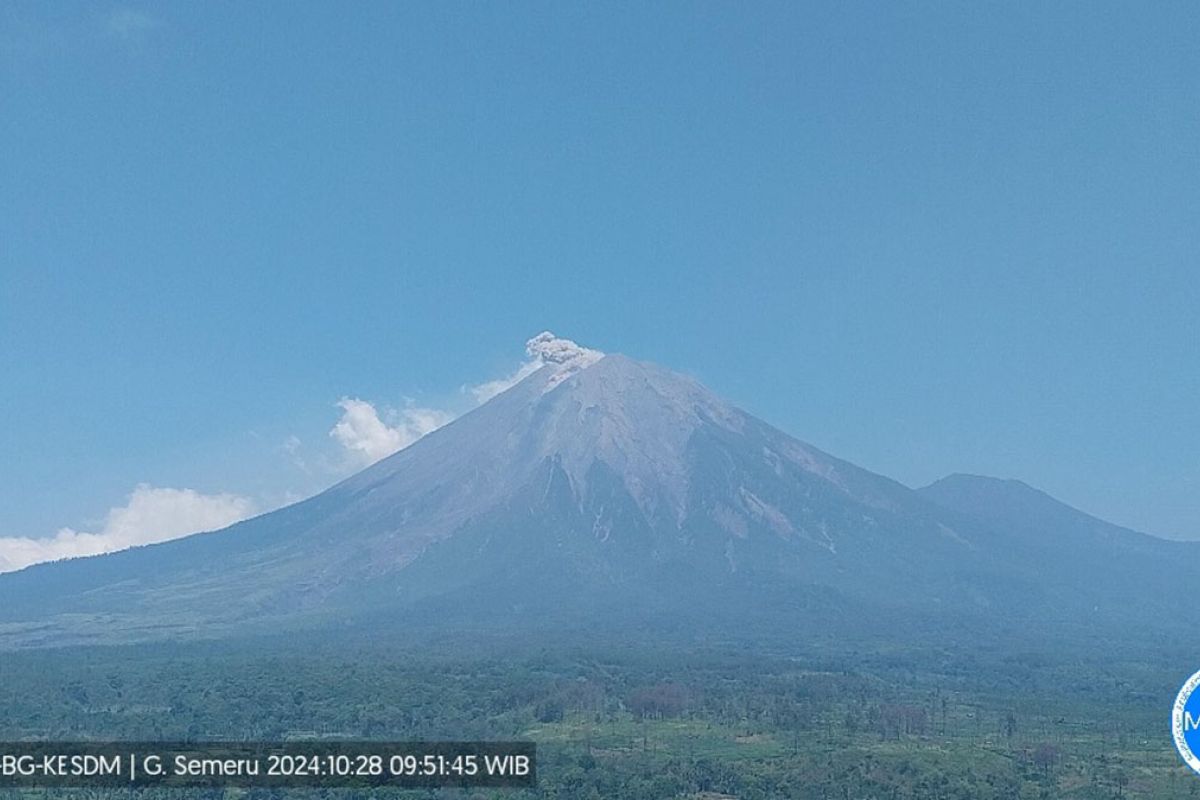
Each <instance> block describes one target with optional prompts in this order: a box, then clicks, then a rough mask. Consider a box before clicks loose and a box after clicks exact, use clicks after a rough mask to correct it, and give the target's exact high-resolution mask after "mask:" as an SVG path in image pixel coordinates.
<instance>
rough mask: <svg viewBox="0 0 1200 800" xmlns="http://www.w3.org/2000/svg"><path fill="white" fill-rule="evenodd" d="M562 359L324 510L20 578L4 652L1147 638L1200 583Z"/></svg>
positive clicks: (971, 490)
mask: <svg viewBox="0 0 1200 800" xmlns="http://www.w3.org/2000/svg"><path fill="white" fill-rule="evenodd" d="M560 355H561V357H558V358H552V359H550V360H548V361H547V363H546V364H545V366H543V367H542V368H541V369H539V370H537V371H535V372H533V373H532V374H530V375H529V376H528V377H526V378H525V379H524V380H522V381H521V382H520V383H518V384H516V385H515V386H513V387H512V388H510V389H509V390H507V391H505V392H503V393H502V394H499V395H498V396H496V397H494V398H493V399H491V400H490V401H488V402H487V403H485V404H484V405H482V406H480V407H479V408H477V409H475V410H474V411H472V412H470V413H468V414H466V415H464V416H463V417H461V418H459V419H458V420H456V421H454V422H452V423H450V424H448V425H446V426H445V427H443V428H441V429H439V430H437V431H434V432H433V433H431V434H429V435H427V436H425V437H424V438H422V439H421V440H419V441H417V442H416V443H414V444H413V445H411V446H410V447H408V448H406V449H404V450H401V451H400V452H398V453H396V454H394V455H392V456H390V457H388V458H385V459H384V460H382V461H380V462H378V463H376V464H375V465H373V466H371V467H369V468H367V469H366V470H364V471H362V472H360V473H358V474H357V475H354V476H353V477H351V478H349V479H348V480H345V481H343V482H342V483H340V484H338V485H336V486H334V487H332V488H330V489H328V490H327V491H325V492H323V493H321V494H319V495H317V496H315V497H312V498H311V499H309V500H306V501H303V502H300V503H297V504H295V505H292V506H289V507H287V508H283V509H280V510H278V511H275V512H272V513H269V514H265V515H262V516H260V517H257V518H254V519H251V520H247V521H245V522H241V523H239V524H236V525H233V526H232V527H230V528H227V529H225V530H221V531H216V532H213V533H205V534H198V535H195V536H191V537H188V538H185V539H181V540H176V541H172V542H167V543H164V544H159V545H153V546H148V547H142V548H137V549H134V550H128V551H125V552H121V553H116V554H112V555H107V556H100V557H94V558H87V559H78V560H73V561H66V562H58V563H54V564H43V565H39V566H35V567H31V568H29V569H26V570H23V571H21V572H18V573H13V574H8V575H0V640H2V641H4V642H7V643H10V644H12V643H17V644H20V643H37V642H47V641H111V640H116V639H120V640H128V639H140V638H160V637H177V636H192V635H196V634H197V633H198V632H199V633H201V634H203V635H210V636H212V635H222V634H225V633H230V632H243V631H261V630H269V629H272V630H273V629H278V628H280V627H281V626H282V627H284V628H287V627H296V628H311V627H321V626H329V625H337V626H345V625H348V624H353V623H355V622H364V623H368V622H369V623H371V624H378V623H379V622H380V621H386V623H387V624H392V625H413V624H417V623H418V622H420V623H422V624H437V625H439V626H443V627H445V626H450V627H452V628H454V627H462V628H464V629H467V628H470V627H471V626H473V625H497V624H504V625H509V624H524V625H531V626H539V625H558V624H562V625H584V626H587V625H596V624H623V625H627V624H629V623H631V622H638V623H645V624H654V625H659V626H675V627H677V628H682V629H686V630H703V629H709V628H719V627H722V626H723V627H726V628H729V629H742V630H750V629H760V628H763V629H768V628H769V629H773V630H779V631H789V630H790V631H799V630H807V631H813V630H825V631H826V632H835V633H836V631H837V630H838V629H839V626H841V627H842V628H845V627H846V626H859V627H861V626H862V625H865V624H869V623H871V622H872V621H874V622H876V623H878V624H881V625H884V624H891V623H890V622H889V621H891V620H898V619H907V620H945V619H950V618H953V619H956V620H972V619H976V620H980V619H993V620H1006V621H1010V622H1013V623H1015V624H1034V623H1036V622H1039V621H1046V620H1053V621H1059V622H1061V623H1063V624H1069V625H1076V624H1083V625H1087V624H1090V621H1094V620H1095V619H1099V618H1103V619H1104V620H1105V621H1106V623H1108V622H1112V623H1121V624H1134V625H1137V624H1141V623H1142V622H1145V621H1147V620H1151V621H1153V620H1155V619H1161V618H1163V613H1162V612H1163V611H1164V604H1163V601H1162V600H1161V598H1159V597H1158V594H1157V593H1156V592H1155V591H1153V587H1146V586H1140V585H1139V581H1141V580H1144V578H1145V576H1147V575H1151V574H1153V570H1154V569H1156V568H1159V567H1161V568H1163V569H1169V568H1171V567H1172V565H1173V564H1178V563H1180V561H1188V562H1190V563H1195V561H1196V559H1195V555H1196V547H1195V546H1194V545H1190V544H1182V543H1172V542H1165V541H1162V540H1157V539H1152V538H1151V537H1146V536H1143V535H1141V534H1136V533H1133V532H1131V531H1123V530H1122V531H1120V532H1119V533H1115V532H1114V531H1113V530H1110V529H1109V528H1104V527H1100V528H1097V527H1095V526H1091V527H1089V526H1088V525H1087V524H1081V523H1080V521H1079V518H1078V517H1075V516H1071V515H1070V514H1068V515H1067V518H1063V517H1062V516H1056V515H1060V514H1061V510H1060V507H1059V506H1058V505H1057V504H1056V503H1055V501H1053V500H1051V499H1050V498H1045V500H1044V502H1043V501H1042V500H1041V499H1040V498H1039V499H1038V502H1037V503H1030V502H1024V504H1022V503H1018V502H1017V499H1015V498H1014V497H1009V496H1006V495H1004V493H1003V492H1001V493H999V494H997V493H996V492H995V491H994V490H995V487H994V486H992V485H991V484H987V486H986V489H987V490H986V491H984V490H983V489H980V487H979V485H978V483H977V481H976V480H975V479H965V478H957V479H952V480H949V481H948V482H946V483H943V484H940V485H935V486H933V487H929V488H927V489H925V490H923V491H920V492H918V491H913V490H911V489H909V488H907V487H905V486H903V485H901V484H899V483H897V482H895V481H892V480H890V479H888V478H884V477H881V476H879V475H875V474H873V473H870V472H868V471H866V470H863V469H860V468H858V467H856V466H854V465H852V464H849V463H847V462H845V461H842V460H840V459H837V458H835V457H833V456H831V455H828V454H827V453H824V452H822V451H820V450H818V449H816V448H815V447H812V446H810V445H807V444H804V443H803V442H800V441H798V440H796V439H794V438H792V437H791V436H789V435H787V434H785V433H783V432H781V431H779V430H777V429H776V428H773V427H771V426H770V425H768V424H767V423H765V422H763V421H761V420H758V419H756V418H755V417H753V416H751V415H749V414H747V413H746V412H744V411H741V410H739V409H738V408H735V407H734V406H732V405H730V404H728V403H726V402H725V401H723V400H721V399H720V398H718V397H716V396H715V395H713V394H712V393H711V392H709V391H708V390H706V389H705V388H704V387H703V386H701V385H700V384H699V383H697V382H696V381H694V380H692V379H690V378H688V377H685V376H682V375H679V374H676V373H673V372H671V371H668V370H666V369H663V368H661V367H658V366H655V365H652V364H648V363H644V362H640V361H635V360H633V359H630V358H627V357H625V356H621V355H606V356H601V354H599V353H595V352H593V351H582V350H581V351H579V352H568V353H565V354H560ZM978 480H983V479H978ZM1030 491H1032V490H1030ZM1023 496H1024V495H1022V497H1023ZM1041 497H1044V496H1041ZM1026 499H1027V498H1026ZM1047 503H1048V504H1050V505H1049V507H1047V505H1046V504H1047ZM1075 513H1076V514H1078V512H1075ZM1088 519H1090V518H1088ZM1096 522H1097V523H1098V521H1096ZM1068 523H1070V524H1068ZM1098 524H1099V525H1100V526H1103V525H1104V524H1103V523H1098ZM1073 559H1074V560H1073ZM1078 559H1083V560H1082V561H1079V560H1078ZM1130 559H1132V561H1130ZM1079 563H1083V564H1086V565H1087V567H1088V569H1089V570H1094V571H1093V572H1091V573H1090V574H1085V573H1083V572H1081V571H1080V570H1079V569H1077V566H1078V564H1079ZM1130 563H1132V564H1133V565H1134V567H1135V569H1134V570H1133V572H1131V573H1126V569H1127V567H1128V566H1129V564H1130ZM1126 574H1130V575H1132V576H1133V577H1132V578H1128V579H1127V578H1125V577H1122V576H1124V575H1126ZM1164 574H1165V573H1164ZM1114 587H1115V588H1114ZM1110 589H1112V591H1110Z"/></svg>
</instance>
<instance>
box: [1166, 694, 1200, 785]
mask: <svg viewBox="0 0 1200 800" xmlns="http://www.w3.org/2000/svg"><path fill="white" fill-rule="evenodd" d="M1197 687H1200V672H1197V673H1196V674H1195V675H1193V676H1192V677H1190V678H1188V679H1187V683H1185V684H1184V685H1183V688H1182V689H1180V690H1179V694H1178V695H1176V697H1175V706H1174V708H1173V709H1172V710H1171V733H1172V735H1173V736H1174V737H1175V749H1176V750H1178V751H1179V757H1180V758H1182V759H1183V761H1184V763H1185V764H1187V765H1188V766H1189V767H1191V768H1192V771H1193V772H1196V773H1197V774H1200V692H1198V691H1196V688H1197Z"/></svg>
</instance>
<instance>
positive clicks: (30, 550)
mask: <svg viewBox="0 0 1200 800" xmlns="http://www.w3.org/2000/svg"><path fill="white" fill-rule="evenodd" d="M257 511H258V508H257V505H256V504H255V502H254V501H253V500H250V499H249V498H246V497H241V496H239V495H235V494H228V493H222V494H201V493H200V492H197V491H195V490H193V489H169V488H158V487H154V486H149V485H147V484H144V483H143V484H139V485H138V486H137V488H135V489H134V490H133V493H132V494H130V495H129V501H128V502H127V503H126V504H125V505H123V506H118V507H116V508H111V509H109V511H108V515H107V516H106V517H105V520H104V527H103V528H101V529H100V532H99V533H88V532H86V531H76V530H73V529H71V528H63V529H61V530H60V531H59V532H58V533H57V534H55V535H54V536H52V537H50V538H47V539H31V538H24V537H7V538H0V572H11V571H13V570H18V569H22V568H24V567H27V566H29V565H30V564H38V563H41V562H43V561H58V560H59V559H63V558H77V557H80V556H94V555H99V554H101V553H114V552H116V551H118V550H125V549H128V548H130V547H136V546H138V545H145V544H154V543H155V542H165V541H168V540H170V539H178V538H180V537H183V536H187V535H189V534H193V533H200V532H202V531H214V530H220V529H221V528H224V527H227V526H229V525H232V524H233V523H235V522H239V521H241V520H243V519H246V518H247V517H250V516H253V515H254V514H255V513H257Z"/></svg>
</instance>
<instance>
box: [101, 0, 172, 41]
mask: <svg viewBox="0 0 1200 800" xmlns="http://www.w3.org/2000/svg"><path fill="white" fill-rule="evenodd" d="M158 24H159V23H158V20H156V19H155V18H154V17H152V16H150V15H149V14H146V13H145V12H142V11H137V10H136V9H132V8H126V7H121V8H115V9H113V10H112V12H111V13H109V15H108V19H107V21H106V22H105V28H106V29H107V30H108V32H109V34H110V35H112V36H116V37H117V38H118V39H122V40H124V41H126V42H130V41H133V40H134V39H136V38H138V37H139V36H143V35H145V34H146V33H147V32H148V31H150V30H153V29H154V28H157V27H158Z"/></svg>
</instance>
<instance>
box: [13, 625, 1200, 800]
mask: <svg viewBox="0 0 1200 800" xmlns="http://www.w3.org/2000/svg"><path fill="white" fill-rule="evenodd" d="M1173 661H1175V659H1173V658H1170V657H1167V656H1159V657H1153V658H1152V657H1150V656H1147V655H1144V654H1139V653H1131V654H1127V655H1123V656H1122V655H1116V654H1114V653H1111V652H1106V651H1104V650H1103V649H1100V648H1098V649H1097V650H1096V651H1094V652H1077V651H1075V652H1063V653H1059V654H1056V655H1054V656H1047V655H1046V654H1045V653H1039V652H1036V651H1020V650H1019V649H1015V648H1014V646H1012V645H1011V644H1010V645H1003V646H1002V645H1000V644H999V643H993V644H992V645H990V646H984V645H981V646H980V647H979V648H977V649H976V650H975V651H973V652H971V653H970V654H963V653H962V652H951V651H946V650H939V649H936V648H931V647H915V646H914V647H905V646H902V645H892V646H890V647H884V646H882V645H880V646H877V647H874V648H865V647H864V648H862V649H859V650H852V649H846V650H844V651H843V652H837V651H836V649H830V648H819V649H818V648H811V647H803V646H799V645H797V646H794V647H778V646H777V647H773V648H770V651H768V650H767V649H765V648H764V649H760V650H758V651H755V650H753V649H750V648H746V647H744V646H741V645H738V644H736V643H725V644H722V643H720V642H713V641H707V642H691V643H689V642H687V641H685V640H679V641H675V642H668V641H660V642H658V643H656V644H649V643H646V642H644V641H638V640H637V637H636V636H630V637H629V638H628V640H627V641H619V640H616V639H612V640H605V639H603V638H600V639H596V638H593V639H591V640H588V638H587V637H559V638H555V639H550V638H549V637H541V638H528V637H526V638H516V637H513V638H509V639H497V640H492V641H483V640H480V639H479V638H476V639H473V640H469V641H466V640H462V639H453V638H443V639H441V640H438V639H436V638H434V637H429V638H427V639H426V640H425V641H422V642H404V643H399V642H395V641H383V640H380V641H364V640H362V639H361V638H342V639H339V638H336V637H335V638H330V639H326V640H317V641H307V642H303V643H301V642H290V641H287V640H284V639H277V640H268V639H258V640H244V641H232V642H222V643H190V644H171V645H166V644H157V645H126V646H122V647H74V648H60V649H54V650H30V651H17V652H8V653H4V654H2V655H0V738H3V739H4V740H6V741H18V740H28V739H43V740H59V741H67V740H93V739H94V740H126V741H128V740H154V741H205V740H216V741H229V740H237V741H241V740H252V741H286V740H322V741H325V740H337V739H378V740H392V741H405V740H456V739H457V740H521V741H533V742H536V744H537V748H538V785H537V788H536V789H533V790H512V789H505V790H499V789H476V790H462V789H442V790H422V791H416V792H412V791H410V792H399V791H396V792H385V794H392V795H395V796H403V797H429V798H435V797H437V798H472V800H474V799H476V798H492V797H495V798H510V799H511V800H526V799H527V798H528V800H532V799H533V798H571V800H600V799H601V798H603V799H604V800H614V799H616V800H621V799H622V798H631V799H632V798H639V799H641V798H689V799H691V800H726V799H728V798H742V799H744V800H766V799H767V798H801V799H803V800H808V799H809V798H811V799H812V800H836V799H840V800H851V799H852V798H879V800H909V799H911V800H967V799H968V798H983V799H985V800H986V799H989V798H996V799H997V800H1001V799H1007V800H1018V799H1021V800H1024V799H1026V798H1030V799H1031V798H1081V799H1082V798H1126V797H1128V798H1135V797H1136V798H1179V797H1200V778H1197V777H1196V776H1194V775H1192V774H1191V773H1190V772H1189V771H1188V770H1187V769H1186V767H1184V766H1183V765H1182V764H1181V763H1180V762H1179V760H1178V758H1177V756H1176V755H1175V753H1174V750H1173V748H1172V745H1171V742H1170V737H1169V735H1168V733H1167V720H1168V714H1169V708H1170V703H1171V700H1172V699H1173V695H1174V692H1175V690H1176V689H1177V688H1178V682H1179V681H1180V680H1181V678H1182V677H1186V676H1180V674H1179V670H1178V669H1177V668H1175V667H1172V666H1168V665H1169V664H1171V663H1172V662H1173ZM329 793H330V792H329V790H288V791H283V790H261V789H252V790H244V789H239V788H236V787H231V788H227V789H224V790H222V791H207V790H205V791H199V790H189V791H186V792H181V791H178V790H174V791H173V790H161V789H160V790H145V791H139V792H129V791H123V792H122V794H148V795H154V796H164V797H165V796H171V795H174V796H180V797H184V796H186V797H193V798H198V797H209V796H228V797H243V796H245V797H259V796H262V797H266V796H283V795H296V796H313V797H315V796H323V795H325V794H329ZM112 794H115V793H113V792H107V793H106V792H104V791H101V790H82V789H80V790H29V789H25V790H16V789H8V790H4V791H3V792H0V795H2V796H5V797H42V796H54V797H80V798H83V797H101V796H110V795H112ZM332 794H334V795H336V796H338V797H346V798H349V797H356V796H361V795H362V794H363V793H360V792H356V791H352V790H338V791H334V792H333V793H332ZM374 794H378V792H375V793H374Z"/></svg>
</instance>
